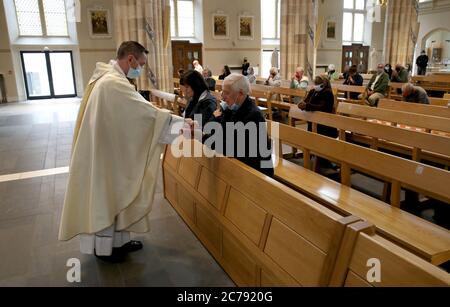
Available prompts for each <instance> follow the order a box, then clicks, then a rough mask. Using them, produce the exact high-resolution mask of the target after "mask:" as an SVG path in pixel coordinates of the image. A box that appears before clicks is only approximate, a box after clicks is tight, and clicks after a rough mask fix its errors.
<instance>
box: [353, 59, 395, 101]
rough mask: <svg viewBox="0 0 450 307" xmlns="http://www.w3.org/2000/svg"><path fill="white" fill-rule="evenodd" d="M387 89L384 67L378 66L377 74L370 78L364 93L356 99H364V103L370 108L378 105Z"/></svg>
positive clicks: (387, 76) (387, 82)
mask: <svg viewBox="0 0 450 307" xmlns="http://www.w3.org/2000/svg"><path fill="white" fill-rule="evenodd" d="M388 89H389V75H388V74H387V73H386V72H385V71H384V65H383V64H378V66H377V74H376V75H374V76H373V77H372V79H371V80H370V82H369V84H368V85H367V88H366V92H365V93H364V94H361V95H359V96H358V99H363V98H365V99H366V103H367V104H368V105H370V106H372V107H376V106H377V105H378V101H379V100H380V99H383V98H384V96H385V95H386V93H387V91H388Z"/></svg>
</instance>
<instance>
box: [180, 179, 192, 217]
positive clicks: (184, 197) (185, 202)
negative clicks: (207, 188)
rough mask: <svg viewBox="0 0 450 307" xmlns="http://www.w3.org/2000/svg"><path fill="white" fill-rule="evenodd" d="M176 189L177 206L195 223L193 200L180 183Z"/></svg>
mask: <svg viewBox="0 0 450 307" xmlns="http://www.w3.org/2000/svg"><path fill="white" fill-rule="evenodd" d="M177 190H178V207H180V208H181V210H183V211H184V213H185V214H186V216H187V217H188V218H189V219H190V220H191V221H192V222H194V223H195V207H194V206H195V200H194V197H193V196H192V195H191V193H189V192H188V191H187V190H186V189H185V188H184V187H183V186H182V185H181V184H178V186H177Z"/></svg>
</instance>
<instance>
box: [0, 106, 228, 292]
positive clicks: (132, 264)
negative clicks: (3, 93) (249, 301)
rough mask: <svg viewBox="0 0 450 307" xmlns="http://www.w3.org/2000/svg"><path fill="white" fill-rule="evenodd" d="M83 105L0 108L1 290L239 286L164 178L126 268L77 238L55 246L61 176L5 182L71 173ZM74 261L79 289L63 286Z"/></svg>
mask: <svg viewBox="0 0 450 307" xmlns="http://www.w3.org/2000/svg"><path fill="white" fill-rule="evenodd" d="M78 106H79V100H78V99H63V100H45V101H34V102H24V103H15V104H7V105H0V286H181V287H191V286H213V287H214V286H234V283H233V282H232V281H231V280H230V278H229V277H228V275H227V274H226V273H225V272H224V271H223V270H222V269H221V267H220V266H219V265H218V264H217V263H216V262H215V261H214V259H213V257H212V256H211V255H210V254H209V253H208V252H207V251H206V250H205V248H204V247H203V246H202V244H201V243H200V242H199V241H198V240H197V239H196V237H195V236H194V235H193V234H192V232H191V231H190V230H189V229H188V227H187V226H186V225H185V224H184V223H183V221H182V220H181V218H179V216H178V215H177V214H176V213H175V211H174V210H173V209H172V208H171V207H170V205H169V204H168V203H167V201H166V200H165V199H164V198H163V191H162V182H161V181H162V180H161V176H160V180H159V183H158V187H157V192H156V195H155V204H154V207H153V211H152V221H153V223H152V231H151V232H150V233H148V234H146V235H139V236H135V237H134V239H137V240H142V241H143V243H144V249H143V250H141V251H139V252H136V253H133V254H130V255H129V256H128V258H127V259H126V261H125V262H123V263H121V264H110V263H106V262H103V261H102V260H99V259H97V258H96V257H94V256H89V255H82V254H80V253H79V251H78V241H77V240H76V239H75V240H72V241H70V242H59V241H58V240H57V234H58V227H59V219H60V214H61V209H62V204H63V198H64V193H65V188H66V182H67V176H68V175H67V173H66V172H64V169H62V173H60V174H57V175H44V176H42V175H41V176H37V177H34V178H27V179H17V178H23V177H21V176H5V175H11V174H20V173H24V172H34V171H39V170H43V169H54V168H62V167H66V166H68V165H69V159H70V150H71V142H72V132H73V127H74V121H75V119H76V115H77V110H78ZM60 170H61V169H60ZM31 174H35V173H31ZM25 177H27V176H25ZM2 178H3V179H4V180H2ZM71 258H78V259H79V260H80V261H81V283H79V284H70V283H68V282H67V279H66V274H67V271H68V270H69V268H68V267H67V266H66V264H67V261H68V260H69V259H71Z"/></svg>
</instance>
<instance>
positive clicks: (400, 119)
mask: <svg viewBox="0 0 450 307" xmlns="http://www.w3.org/2000/svg"><path fill="white" fill-rule="evenodd" d="M337 113H339V114H343V115H351V116H357V117H362V118H370V119H376V120H381V121H387V122H390V123H392V124H393V125H395V124H403V125H407V126H410V127H417V128H424V129H426V130H428V131H431V130H435V131H442V132H446V133H449V132H450V120H449V119H447V118H442V117H436V116H427V115H419V114H414V113H407V112H400V111H392V110H384V109H378V108H372V107H366V106H360V105H355V104H349V103H340V104H339V106H338V110H337Z"/></svg>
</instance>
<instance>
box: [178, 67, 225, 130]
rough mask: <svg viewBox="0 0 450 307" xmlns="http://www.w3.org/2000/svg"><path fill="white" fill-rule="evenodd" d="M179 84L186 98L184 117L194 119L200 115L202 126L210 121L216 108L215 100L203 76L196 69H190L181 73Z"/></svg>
mask: <svg viewBox="0 0 450 307" xmlns="http://www.w3.org/2000/svg"><path fill="white" fill-rule="evenodd" d="M180 85H182V86H183V87H184V89H185V90H184V94H185V98H186V100H187V107H186V110H185V111H184V114H183V116H184V118H186V119H188V118H190V119H192V120H196V117H198V116H200V115H201V116H202V118H201V123H202V126H205V125H206V124H207V123H208V122H210V121H212V120H213V119H214V111H215V110H216V108H217V100H216V98H215V97H214V96H213V95H212V94H211V93H210V91H209V90H208V85H207V84H206V82H205V79H204V78H203V76H202V75H201V74H200V73H199V72H198V71H195V70H190V71H188V72H187V73H185V74H184V75H183V78H182V79H181V80H180Z"/></svg>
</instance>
